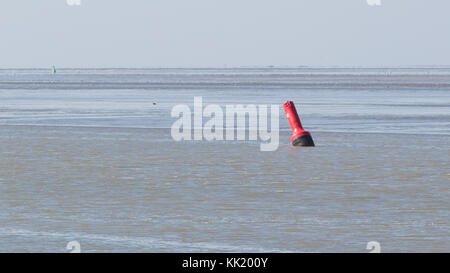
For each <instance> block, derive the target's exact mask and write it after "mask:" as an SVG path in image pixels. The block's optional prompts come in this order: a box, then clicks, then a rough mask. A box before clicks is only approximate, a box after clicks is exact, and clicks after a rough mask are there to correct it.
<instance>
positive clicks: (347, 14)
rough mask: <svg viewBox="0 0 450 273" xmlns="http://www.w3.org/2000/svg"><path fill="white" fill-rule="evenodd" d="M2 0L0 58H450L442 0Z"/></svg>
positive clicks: (177, 63)
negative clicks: (73, 2)
mask: <svg viewBox="0 0 450 273" xmlns="http://www.w3.org/2000/svg"><path fill="white" fill-rule="evenodd" d="M66 1H67V0H1V1H0V67H2V68H5V67H49V66H51V65H52V64H55V65H56V66H57V67H161V66H162V67H192V66H194V67H195V66H197V67H205V66H218V67H223V66H225V65H227V66H241V65H244V66H247V65H249V66H253V65H255V66H261V65H289V66H297V65H343V66H347V65H351V66H380V65H450V15H449V14H450V1H449V0H432V1H429V0H381V1H382V6H379V7H374V6H369V5H368V4H367V2H366V0H81V1H82V3H81V6H69V5H68V4H67V3H66Z"/></svg>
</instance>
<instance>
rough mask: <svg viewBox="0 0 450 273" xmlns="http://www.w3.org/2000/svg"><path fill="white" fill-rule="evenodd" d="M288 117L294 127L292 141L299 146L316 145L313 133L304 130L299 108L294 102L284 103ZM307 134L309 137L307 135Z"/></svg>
mask: <svg viewBox="0 0 450 273" xmlns="http://www.w3.org/2000/svg"><path fill="white" fill-rule="evenodd" d="M283 107H284V111H285V112H286V117H287V119H288V121H289V124H290V125H291V128H292V137H291V142H292V144H293V145H295V146H297V145H300V146H314V142H313V140H312V137H311V134H310V133H309V132H308V131H306V130H304V129H303V127H302V123H301V122H300V118H299V117H298V113H297V109H295V105H294V102H292V101H287V102H285V103H284V104H283ZM305 136H307V137H305ZM301 139H302V140H301ZM300 142H301V143H300Z"/></svg>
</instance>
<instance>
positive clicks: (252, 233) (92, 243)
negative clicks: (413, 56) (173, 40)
mask: <svg viewBox="0 0 450 273" xmlns="http://www.w3.org/2000/svg"><path fill="white" fill-rule="evenodd" d="M45 73H46V71H44V70H1V71H0V101H1V103H0V143H1V144H0V251H1V252H21V251H26V252H67V250H66V249H65V247H66V244H67V243H68V242H69V241H72V240H76V241H78V242H79V243H80V244H81V249H82V251H83V252H118V251H127V252H155V251H164V252H173V251H200V252H215V251H230V252H233V251H243V252H259V251H262V252H266V251H281V252H284V251H293V252H331V251H333V252H334V251H335V252H367V250H366V249H365V248H366V244H367V242H369V241H378V242H380V244H381V248H382V251H383V252H391V251H401V252H420V251H427V252H428V251H432V252H444V251H445V252H446V251H448V250H449V249H450V240H449V239H450V234H449V232H448V230H449V224H450V218H449V208H450V201H449V200H450V199H449V197H450V196H449V179H450V170H449V167H448V157H449V148H448V147H449V146H450V145H449V144H450V137H449V135H450V126H449V125H450V110H449V109H450V108H449V106H450V87H449V86H450V70H449V69H445V68H433V69H425V68H420V69H419V68H409V69H406V68H403V69H332V68H322V69H318V68H317V69H312V68H309V69H307V68H297V69H275V68H270V69H190V70H186V69H150V70H130V69H116V70H114V69H111V70H73V69H67V70H58V74H57V75H47V74H45ZM194 96H202V97H203V101H204V104H205V105H206V104H209V103H217V104H220V105H225V104H228V103H243V104H252V103H253V104H281V103H283V102H284V101H285V100H287V99H290V100H293V101H295V102H296V105H297V108H298V110H299V112H300V114H301V118H302V122H303V124H304V125H305V127H306V129H308V130H309V131H311V133H312V134H313V137H314V140H315V142H316V145H317V146H316V147H315V148H293V147H291V146H290V143H289V137H290V129H289V125H288V123H287V121H286V120H285V117H284V116H283V115H280V127H281V133H280V146H279V148H278V149H277V150H276V151H274V152H261V151H260V149H259V144H260V143H259V142H257V141H212V142H208V141H182V142H176V141H174V140H173V139H172V137H171V135H170V130H169V129H168V128H169V127H170V126H171V125H172V123H173V122H174V121H175V119H174V118H172V117H171V116H170V110H171V108H172V106H173V105H175V104H180V103H187V104H189V105H192V102H193V97H194ZM153 103H156V105H153ZM281 111H282V110H281Z"/></svg>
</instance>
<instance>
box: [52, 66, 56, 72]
mask: <svg viewBox="0 0 450 273" xmlns="http://www.w3.org/2000/svg"><path fill="white" fill-rule="evenodd" d="M52 74H56V67H55V66H52Z"/></svg>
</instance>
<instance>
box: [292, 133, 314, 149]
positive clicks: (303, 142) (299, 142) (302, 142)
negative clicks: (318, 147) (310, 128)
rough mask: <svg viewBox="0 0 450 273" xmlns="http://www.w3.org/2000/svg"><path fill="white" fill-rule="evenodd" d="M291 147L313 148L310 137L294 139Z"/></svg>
mask: <svg viewBox="0 0 450 273" xmlns="http://www.w3.org/2000/svg"><path fill="white" fill-rule="evenodd" d="M292 145H294V146H311V147H312V146H315V145H314V141H313V139H312V137H311V136H310V135H304V136H301V137H298V138H296V139H295V140H294V141H293V142H292Z"/></svg>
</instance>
